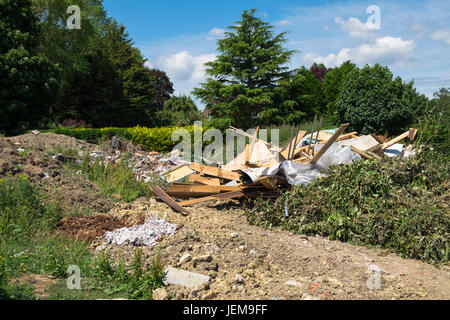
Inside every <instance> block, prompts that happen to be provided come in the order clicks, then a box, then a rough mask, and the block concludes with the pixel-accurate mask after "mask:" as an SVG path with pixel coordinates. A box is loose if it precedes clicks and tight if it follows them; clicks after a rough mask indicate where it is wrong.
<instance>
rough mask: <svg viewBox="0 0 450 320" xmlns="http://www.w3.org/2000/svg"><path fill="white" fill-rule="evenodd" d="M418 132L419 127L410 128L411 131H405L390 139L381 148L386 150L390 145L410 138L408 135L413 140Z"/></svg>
mask: <svg viewBox="0 0 450 320" xmlns="http://www.w3.org/2000/svg"><path fill="white" fill-rule="evenodd" d="M416 133H417V129H414V128H410V129H409V131H406V132H405V133H402V134H401V135H399V136H398V137H395V138H394V139H392V140H389V141H388V142H386V143H385V144H383V146H382V147H381V150H385V149H387V148H389V147H390V146H392V145H394V144H396V143H397V142H400V141H401V140H403V139H405V138H408V137H409V138H410V139H411V141H413V140H414V138H415V136H416Z"/></svg>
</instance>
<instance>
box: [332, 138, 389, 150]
mask: <svg viewBox="0 0 450 320" xmlns="http://www.w3.org/2000/svg"><path fill="white" fill-rule="evenodd" d="M339 143H340V144H341V145H343V146H353V147H355V148H356V149H358V150H361V151H364V152H367V151H374V150H377V149H379V148H380V146H381V145H380V143H379V142H378V141H377V140H376V139H375V138H374V137H372V136H370V135H367V136H360V137H357V138H352V139H347V140H343V141H340V142H339Z"/></svg>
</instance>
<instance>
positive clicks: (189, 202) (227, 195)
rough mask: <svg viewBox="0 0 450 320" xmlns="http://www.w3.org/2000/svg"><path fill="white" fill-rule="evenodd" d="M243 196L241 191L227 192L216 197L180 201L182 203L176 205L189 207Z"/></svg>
mask: <svg viewBox="0 0 450 320" xmlns="http://www.w3.org/2000/svg"><path fill="white" fill-rule="evenodd" d="M244 195H245V194H244V192H243V191H232V192H227V193H221V194H218V195H213V196H207V197H203V198H198V199H192V200H187V201H182V202H179V203H178V204H179V205H182V206H190V205H193V204H197V203H202V202H206V201H211V200H220V199H233V198H240V197H243V196H244Z"/></svg>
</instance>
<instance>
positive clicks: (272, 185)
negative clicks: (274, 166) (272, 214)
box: [258, 176, 287, 190]
mask: <svg viewBox="0 0 450 320" xmlns="http://www.w3.org/2000/svg"><path fill="white" fill-rule="evenodd" d="M258 183H261V184H262V185H263V186H264V187H266V189H267V190H275V189H276V188H277V186H279V185H285V184H287V180H281V179H279V178H275V177H273V176H265V177H262V178H259V179H258Z"/></svg>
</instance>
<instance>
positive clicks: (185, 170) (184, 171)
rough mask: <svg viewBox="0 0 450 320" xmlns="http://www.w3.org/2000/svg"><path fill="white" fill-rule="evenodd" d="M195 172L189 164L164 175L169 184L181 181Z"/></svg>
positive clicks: (177, 167)
mask: <svg viewBox="0 0 450 320" xmlns="http://www.w3.org/2000/svg"><path fill="white" fill-rule="evenodd" d="M194 172H195V171H194V170H192V169H191V168H189V165H188V164H182V165H179V166H176V167H175V168H173V169H171V170H169V171H167V172H165V173H163V175H164V176H165V177H166V178H167V180H168V181H169V182H176V181H180V180H181V179H183V178H185V177H187V176H188V175H190V174H192V173H194Z"/></svg>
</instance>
